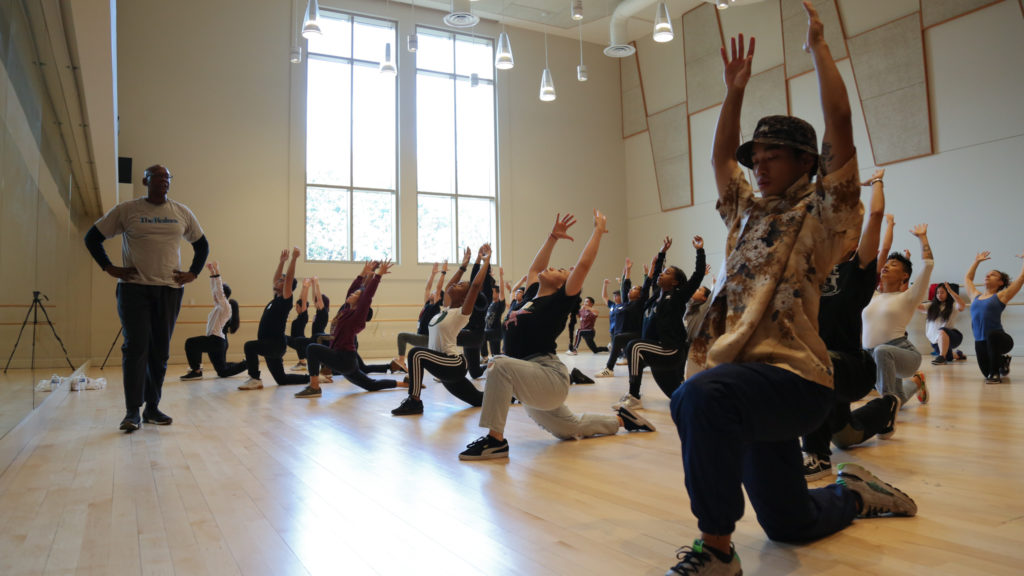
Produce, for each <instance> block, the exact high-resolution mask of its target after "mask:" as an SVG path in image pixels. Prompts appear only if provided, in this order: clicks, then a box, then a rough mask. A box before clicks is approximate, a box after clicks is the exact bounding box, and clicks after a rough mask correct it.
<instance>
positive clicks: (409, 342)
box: [398, 332, 430, 356]
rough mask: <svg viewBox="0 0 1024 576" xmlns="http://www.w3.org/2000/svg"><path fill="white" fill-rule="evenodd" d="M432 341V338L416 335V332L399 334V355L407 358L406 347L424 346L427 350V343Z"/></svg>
mask: <svg viewBox="0 0 1024 576" xmlns="http://www.w3.org/2000/svg"><path fill="white" fill-rule="evenodd" d="M429 341H430V336H427V335H426V334H416V333H414V332H399V333H398V355H399V356H405V347H406V346H422V347H424V348H426V346H427V343H428V342H429Z"/></svg>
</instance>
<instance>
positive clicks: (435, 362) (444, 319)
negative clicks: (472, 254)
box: [391, 244, 491, 416]
mask: <svg viewBox="0 0 1024 576" xmlns="http://www.w3.org/2000/svg"><path fill="white" fill-rule="evenodd" d="M490 259H491V245H490V244H484V245H483V246H481V247H480V250H479V251H477V256H476V260H477V264H478V265H479V267H480V268H479V271H478V272H477V275H476V277H475V278H473V283H472V284H469V283H467V282H459V283H457V284H455V285H452V286H449V287H448V290H447V291H446V292H445V300H446V302H445V304H446V306H445V307H444V308H443V309H442V310H441V312H440V313H438V314H437V315H436V316H434V317H433V318H431V319H430V324H429V327H428V330H429V332H428V334H429V341H428V344H427V347H426V348H424V347H421V346H417V347H415V348H413V349H412V350H410V351H409V356H408V366H409V375H408V377H407V378H406V381H407V382H408V385H409V395H408V396H407V397H406V398H405V399H404V400H402V403H401V404H400V405H399V406H398V408H395V409H394V410H392V411H391V414H393V415H395V416H409V415H413V414H422V413H423V401H422V400H420V391H421V390H422V389H423V371H424V370H426V371H427V372H430V373H431V374H433V375H434V376H436V377H437V378H438V379H439V380H440V381H441V384H442V385H443V386H444V387H445V388H447V389H448V391H449V392H451V393H452V395H453V396H455V397H456V398H458V399H459V400H462V401H464V402H466V403H467V404H469V405H470V406H480V405H481V404H482V403H483V397H484V395H483V393H482V392H480V391H479V390H478V389H477V388H476V386H473V383H472V382H470V381H469V380H468V379H467V378H466V373H467V372H468V370H469V365H468V364H467V361H466V356H465V355H464V354H459V345H458V343H457V340H458V336H459V332H461V331H462V328H463V327H464V326H465V325H466V324H468V323H469V317H470V316H471V315H472V314H473V308H474V305H475V304H476V298H477V295H478V294H480V289H481V288H482V287H483V285H484V280H485V279H486V277H487V272H488V268H489V266H490Z"/></svg>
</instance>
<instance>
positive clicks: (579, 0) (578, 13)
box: [569, 0, 583, 21]
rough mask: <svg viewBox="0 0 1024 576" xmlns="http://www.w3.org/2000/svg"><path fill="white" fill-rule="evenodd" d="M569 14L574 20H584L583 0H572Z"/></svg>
mask: <svg viewBox="0 0 1024 576" xmlns="http://www.w3.org/2000/svg"><path fill="white" fill-rule="evenodd" d="M569 14H570V15H571V16H572V19H573V20H576V21H580V20H583V0H572V6H571V7H570V8H569Z"/></svg>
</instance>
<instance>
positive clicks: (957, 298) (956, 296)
mask: <svg viewBox="0 0 1024 576" xmlns="http://www.w3.org/2000/svg"><path fill="white" fill-rule="evenodd" d="M943 285H945V286H946V294H949V297H950V298H952V299H953V300H954V301H956V309H957V310H959V311H960V312H963V311H964V307H965V306H966V304H964V301H963V298H960V295H959V294H957V293H956V292H954V291H953V289H952V288H950V287H949V282H943Z"/></svg>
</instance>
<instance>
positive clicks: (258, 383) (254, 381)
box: [238, 378, 263, 390]
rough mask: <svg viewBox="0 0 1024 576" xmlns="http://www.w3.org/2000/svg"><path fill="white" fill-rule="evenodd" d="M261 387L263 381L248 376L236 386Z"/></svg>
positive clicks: (240, 387) (245, 387) (244, 387)
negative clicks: (242, 382)
mask: <svg viewBox="0 0 1024 576" xmlns="http://www.w3.org/2000/svg"><path fill="white" fill-rule="evenodd" d="M261 388H263V381H262V380H260V379H259V378H249V379H248V380H246V381H245V383H244V384H242V385H241V386H239V387H238V389H239V390H259V389H261Z"/></svg>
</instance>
